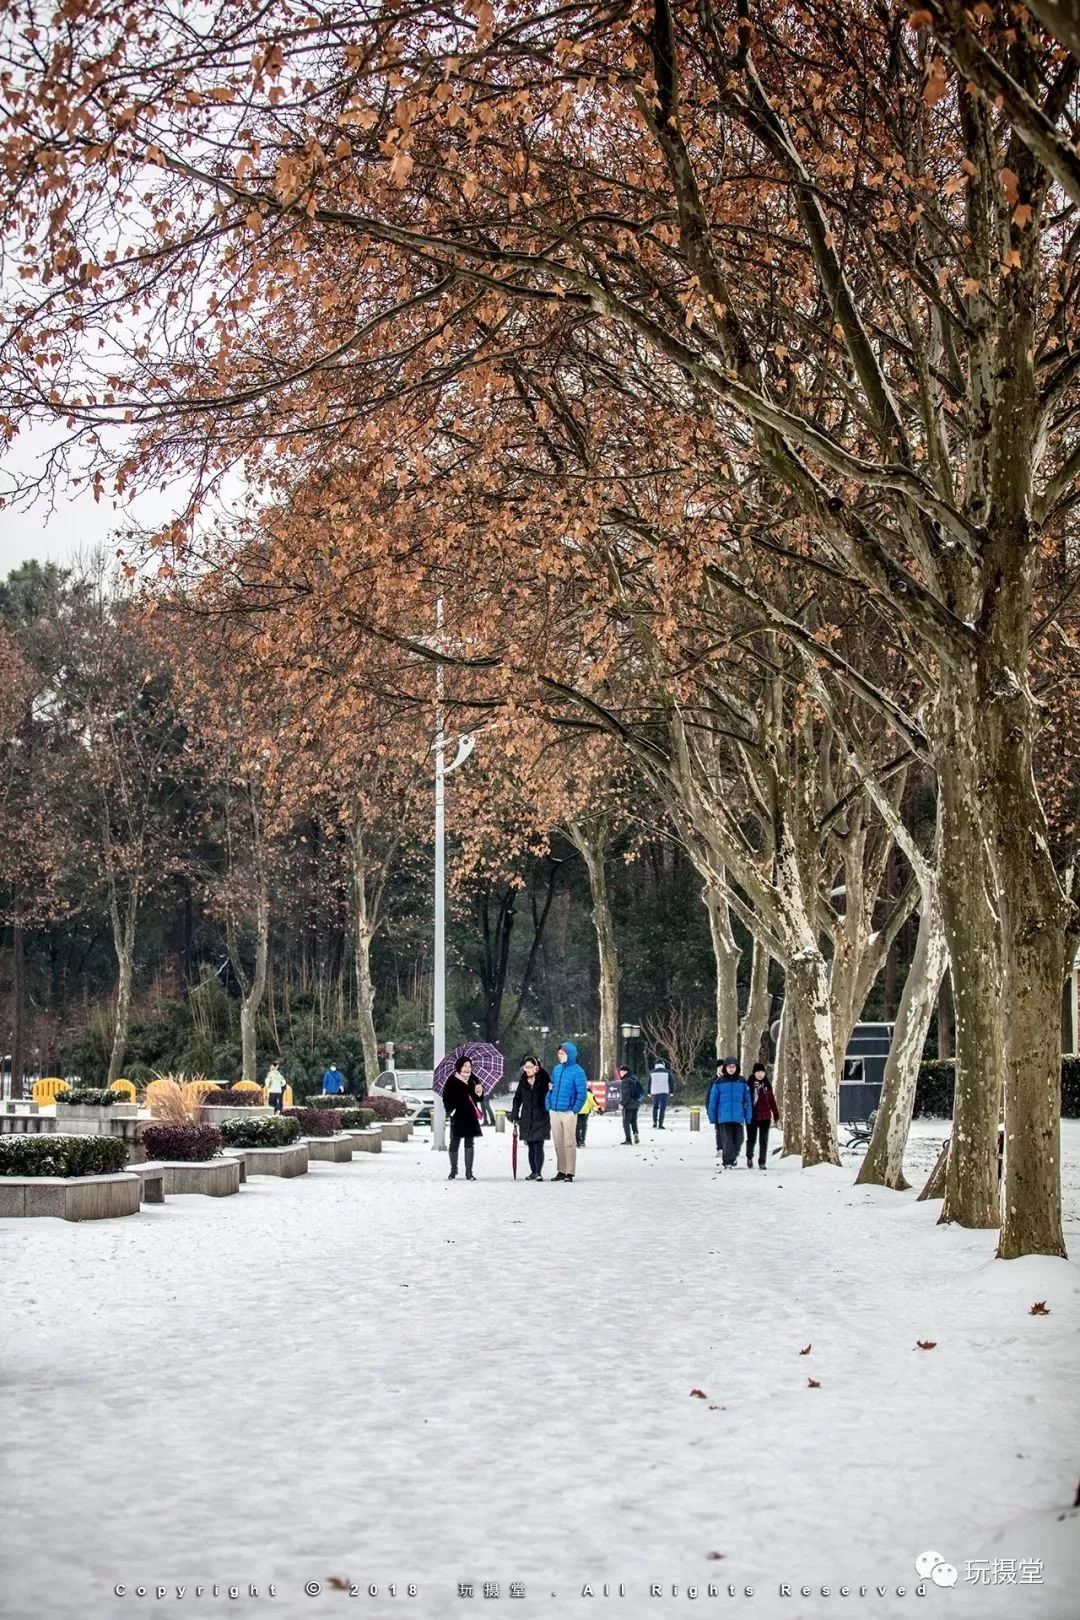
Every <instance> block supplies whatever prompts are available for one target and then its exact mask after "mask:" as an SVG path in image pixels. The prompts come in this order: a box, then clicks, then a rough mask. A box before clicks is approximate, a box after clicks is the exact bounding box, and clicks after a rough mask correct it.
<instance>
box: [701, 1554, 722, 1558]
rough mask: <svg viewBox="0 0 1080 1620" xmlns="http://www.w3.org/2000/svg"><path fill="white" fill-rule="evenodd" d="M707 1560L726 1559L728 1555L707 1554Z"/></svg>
mask: <svg viewBox="0 0 1080 1620" xmlns="http://www.w3.org/2000/svg"><path fill="white" fill-rule="evenodd" d="M705 1556H706V1558H725V1557H726V1556H727V1555H726V1553H706V1554H705Z"/></svg>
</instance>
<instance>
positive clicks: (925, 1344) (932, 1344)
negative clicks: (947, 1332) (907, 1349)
mask: <svg viewBox="0 0 1080 1620" xmlns="http://www.w3.org/2000/svg"><path fill="white" fill-rule="evenodd" d="M915 1343H916V1344H917V1345H918V1347H919V1349H920V1350H936V1349H937V1340H936V1339H916V1340H915Z"/></svg>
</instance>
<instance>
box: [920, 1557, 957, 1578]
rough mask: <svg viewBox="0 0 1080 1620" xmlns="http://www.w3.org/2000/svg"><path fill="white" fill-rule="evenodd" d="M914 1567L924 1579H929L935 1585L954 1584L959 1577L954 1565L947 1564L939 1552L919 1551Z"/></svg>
mask: <svg viewBox="0 0 1080 1620" xmlns="http://www.w3.org/2000/svg"><path fill="white" fill-rule="evenodd" d="M915 1568H916V1569H917V1571H918V1572H919V1575H920V1576H921V1577H922V1579H923V1580H924V1581H925V1580H927V1579H929V1580H931V1581H933V1583H934V1585H935V1586H955V1585H956V1582H957V1580H958V1579H959V1577H958V1575H957V1571H956V1567H955V1565H953V1564H947V1563H946V1562H945V1559H944V1558H943V1557H942V1555H941V1553H936V1552H924V1553H920V1554H919V1556H918V1558H916V1560H915Z"/></svg>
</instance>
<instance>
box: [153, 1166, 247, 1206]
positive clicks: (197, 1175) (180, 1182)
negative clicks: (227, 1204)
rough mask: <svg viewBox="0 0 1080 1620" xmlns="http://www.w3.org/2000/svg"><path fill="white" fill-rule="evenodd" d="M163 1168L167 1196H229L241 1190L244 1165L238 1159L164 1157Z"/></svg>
mask: <svg viewBox="0 0 1080 1620" xmlns="http://www.w3.org/2000/svg"><path fill="white" fill-rule="evenodd" d="M161 1168H162V1170H163V1171H164V1180H163V1183H162V1190H163V1191H164V1193H165V1196H166V1197H167V1198H168V1197H170V1196H171V1195H173V1194H176V1193H202V1194H203V1195H204V1196H205V1197H207V1198H227V1197H228V1196H229V1194H230V1193H236V1192H239V1191H240V1166H239V1164H238V1163H237V1161H236V1160H235V1159H231V1158H230V1159H226V1158H224V1157H222V1158H220V1159H162V1160H161Z"/></svg>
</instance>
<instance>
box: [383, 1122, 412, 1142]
mask: <svg viewBox="0 0 1080 1620" xmlns="http://www.w3.org/2000/svg"><path fill="white" fill-rule="evenodd" d="M379 1129H380V1131H381V1132H382V1139H383V1141H384V1142H407V1141H408V1140H409V1137H410V1136H411V1135H412V1126H411V1125H410V1124H409V1122H408V1120H407V1119H388V1120H386V1122H385V1123H384V1124H382V1125H380V1126H379Z"/></svg>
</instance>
